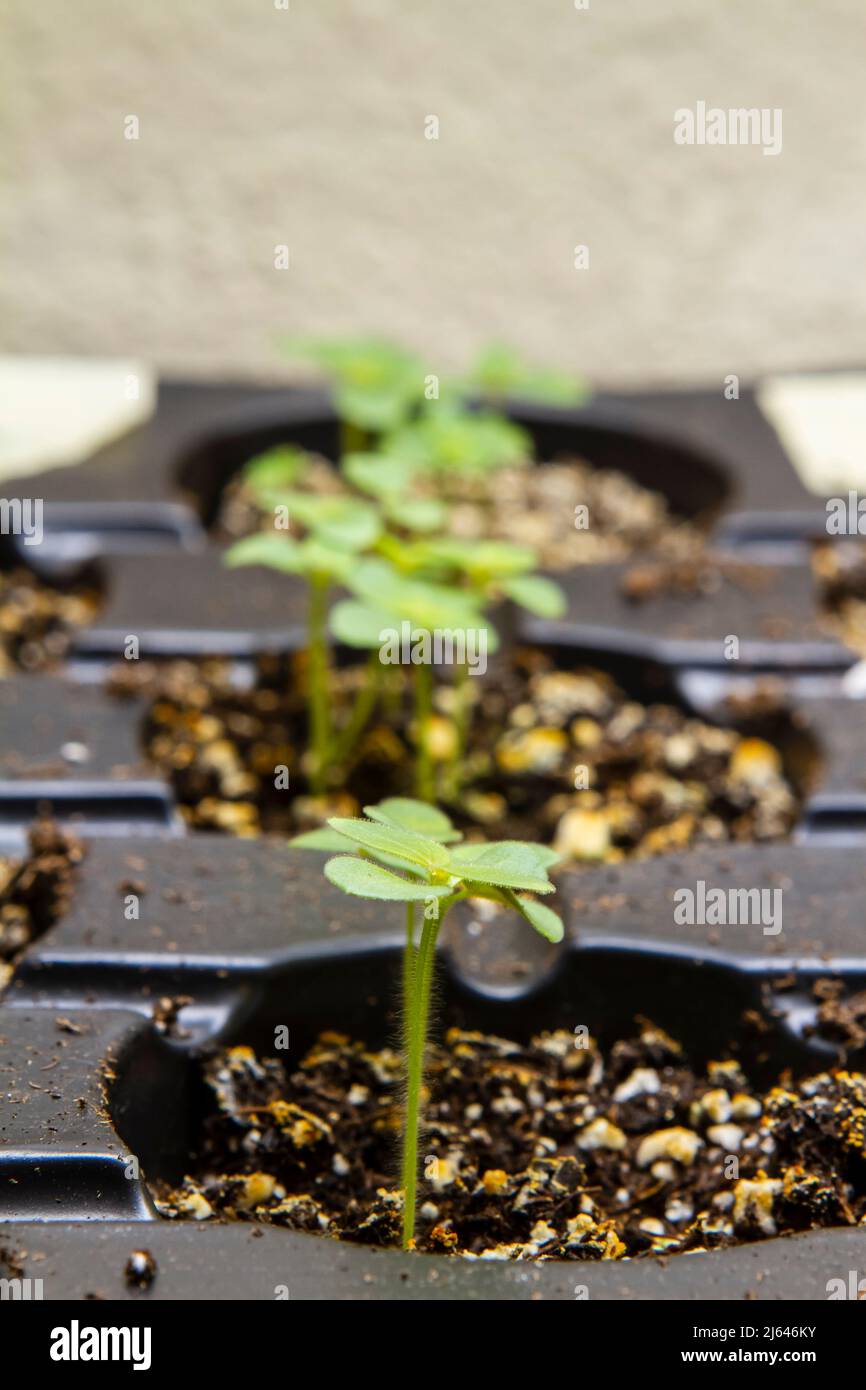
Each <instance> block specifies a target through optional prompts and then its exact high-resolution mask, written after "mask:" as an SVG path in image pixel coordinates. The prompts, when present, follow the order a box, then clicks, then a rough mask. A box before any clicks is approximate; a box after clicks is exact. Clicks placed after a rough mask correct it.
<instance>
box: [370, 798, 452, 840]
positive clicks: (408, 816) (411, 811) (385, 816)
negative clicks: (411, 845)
mask: <svg viewBox="0 0 866 1390" xmlns="http://www.w3.org/2000/svg"><path fill="white" fill-rule="evenodd" d="M364 815H365V816H369V817H370V819H371V820H376V821H382V822H384V823H385V824H387V825H397V826H400V827H401V829H403V830H413V831H414V832H415V833H416V834H417V835H424V836H426V838H427V839H428V840H438V842H439V843H440V844H442V845H446V844H451V843H453V842H454V841H455V840H459V839H460V831H459V830H455V829H454V826H453V825H452V824H451V821H450V820H449V818H448V816H446V814H445V812H444V811H440V810H439V808H438V807H437V806H431V805H430V804H429V802H427V801H415V800H413V798H412V797H408V796H389V797H386V798H385V800H384V801H380V802H379V805H378V806H365V807H364Z"/></svg>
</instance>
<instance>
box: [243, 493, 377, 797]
mask: <svg viewBox="0 0 866 1390" xmlns="http://www.w3.org/2000/svg"><path fill="white" fill-rule="evenodd" d="M273 496H274V498H276V499H277V505H286V506H287V507H288V509H289V512H290V514H291V515H292V516H293V518H294V519H296V520H299V521H301V523H302V524H303V525H305V526H307V527H308V528H309V535H307V536H305V537H304V539H303V540H298V539H297V538H296V537H294V536H291V535H288V534H287V533H286V532H280V531H276V530H274V531H270V532H266V531H261V532H259V533H257V534H256V535H254V536H246V537H245V538H244V539H243V540H241V541H238V542H237V543H236V544H235V545H233V546H232V547H231V548H230V549H229V550H228V551H227V553H226V557H225V561H226V564H227V565H229V566H230V567H231V568H236V567H237V566H240V565H264V566H266V567H267V568H270V569H274V570H277V571H279V572H280V573H282V574H294V575H297V576H298V577H299V578H302V579H305V580H306V582H307V584H308V586H309V598H308V608H307V646H308V651H309V698H308V711H309V718H308V724H309V730H310V755H311V762H312V767H311V773H310V785H311V787H312V790H313V791H314V792H316V793H320V792H324V791H325V790H326V789H327V785H328V773H329V770H330V767H331V764H332V762H334V761H336V760H337V758H338V757H339V756H342V754H343V751H344V746H345V743H346V741H347V740H346V737H345V736H342V737H341V741H340V743H339V744H338V745H335V742H334V738H333V734H332V729H331V712H330V701H331V690H330V663H329V659H328V593H329V590H330V588H331V585H332V584H346V583H347V582H348V579H349V575H350V573H351V571H352V568H353V566H354V564H355V563H356V562H357V555H358V552H359V551H361V550H363V549H364V548H365V547H367V546H369V545H370V544H372V542H373V541H375V540H376V539H377V538H378V536H379V534H380V531H381V521H380V519H379V515H378V512H377V510H376V508H375V507H374V506H373V505H372V504H369V503H363V502H358V501H357V500H354V499H351V498H347V497H317V496H315V495H313V494H310V493H297V494H295V493H292V492H288V491H278V492H275V493H274V494H273ZM374 675H375V672H374V671H372V670H371V672H370V681H369V682H368V684H369V683H372V682H373V677H374ZM373 698H375V691H372V692H368V691H367V690H366V689H365V690H364V691H362V693H361V697H359V703H361V702H363V705H364V707H365V708H366V706H367V705H368V704H369V703H370V702H371V701H372V699H373ZM361 713H362V714H363V710H362V711H361ZM364 717H365V719H366V716H364ZM359 720H360V715H359V713H358V710H357V709H356V710H355V711H353V715H352V717H351V718H350V721H349V729H350V730H354V729H355V727H356V725H357V724H358V722H359ZM353 736H354V735H353V734H350V737H353Z"/></svg>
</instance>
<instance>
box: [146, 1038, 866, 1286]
mask: <svg viewBox="0 0 866 1390" xmlns="http://www.w3.org/2000/svg"><path fill="white" fill-rule="evenodd" d="M584 1042H585V1045H584V1046H579V1045H578V1040H577V1039H576V1038H575V1036H573V1035H572V1034H570V1033H567V1032H559V1033H552V1034H550V1033H548V1034H542V1035H541V1036H539V1037H536V1038H533V1039H532V1041H531V1042H530V1043H529V1044H528V1045H526V1046H521V1045H518V1044H516V1043H512V1042H507V1041H505V1040H503V1039H501V1038H495V1037H488V1036H484V1035H482V1034H478V1033H465V1032H459V1031H457V1030H452V1031H451V1032H450V1033H449V1034H448V1035H447V1037H446V1040H445V1045H444V1046H443V1047H440V1048H436V1049H433V1050H432V1052H431V1059H430V1066H429V1073H428V1083H429V1091H430V1097H429V1102H428V1104H427V1107H426V1132H425V1134H424V1137H423V1139H422V1150H421V1152H422V1167H423V1171H424V1179H423V1181H422V1183H421V1188H420V1193H419V1220H418V1225H417V1233H418V1234H417V1245H418V1248H419V1249H421V1250H424V1251H438V1252H449V1253H453V1254H461V1255H469V1256H475V1257H482V1258H484V1257H486V1258H507V1259H525V1258H533V1257H536V1256H537V1257H540V1258H565V1259H576V1260H595V1259H621V1258H626V1257H632V1256H642V1255H649V1254H674V1253H679V1252H681V1251H694V1250H705V1249H710V1248H715V1247H719V1246H726V1245H731V1244H736V1243H739V1242H742V1241H751V1240H757V1239H760V1238H763V1237H767V1236H772V1235H782V1234H787V1233H789V1232H793V1231H801V1230H806V1229H808V1228H810V1227H813V1226H839V1225H854V1224H857V1223H858V1222H860V1221H861V1220H862V1219H863V1218H864V1216H866V1076H864V1075H862V1074H860V1073H857V1072H847V1071H843V1070H836V1071H832V1072H824V1073H822V1074H820V1075H818V1076H814V1077H811V1078H810V1079H808V1080H806V1081H800V1082H797V1083H794V1082H792V1081H791V1079H790V1078H789V1077H787V1076H784V1075H783V1076H782V1077H780V1078H779V1081H778V1084H777V1085H775V1086H774V1087H773V1088H772V1089H770V1090H769V1091H767V1092H766V1093H761V1092H760V1091H757V1090H755V1089H754V1088H753V1087H751V1086H750V1085H749V1083H748V1081H747V1079H746V1077H745V1076H744V1074H743V1072H742V1071H741V1069H740V1065H739V1063H738V1062H737V1061H735V1060H733V1059H727V1060H721V1061H718V1062H711V1063H709V1065H708V1066H707V1068H706V1070H705V1071H701V1072H698V1071H695V1070H693V1069H692V1068H691V1067H690V1065H689V1063H688V1060H687V1058H686V1057H685V1056H684V1055H683V1053H682V1051H681V1049H680V1047H679V1045H678V1044H677V1043H676V1042H675V1041H674V1040H672V1039H671V1038H669V1037H667V1036H666V1035H665V1034H664V1033H663V1032H662V1031H661V1030H660V1029H658V1028H655V1027H654V1026H653V1025H652V1024H649V1023H643V1024H642V1026H641V1031H640V1034H639V1036H638V1037H636V1038H635V1039H633V1040H631V1041H628V1042H620V1043H618V1044H616V1045H615V1046H614V1047H612V1048H611V1049H610V1051H609V1052H608V1053H607V1054H606V1055H605V1054H603V1053H602V1052H601V1051H600V1050H599V1048H598V1047H597V1045H596V1044H595V1043H594V1042H593V1041H592V1040H591V1039H585V1040H584ZM205 1079H206V1083H207V1087H208V1089H209V1092H210V1094H211V1111H210V1113H209V1116H208V1118H207V1120H206V1122H205V1127H204V1132H203V1138H202V1143H201V1147H200V1152H199V1154H198V1156H197V1159H196V1160H195V1164H194V1167H193V1168H192V1169H191V1171H190V1174H189V1176H188V1177H187V1178H186V1179H185V1181H184V1183H183V1184H182V1186H181V1187H180V1188H179V1189H176V1190H173V1191H172V1190H169V1189H167V1188H162V1189H160V1190H158V1192H157V1194H156V1195H157V1201H158V1205H159V1207H160V1210H161V1211H162V1213H163V1214H164V1215H166V1216H169V1217H187V1218H194V1219H197V1220H202V1219H207V1218H210V1217H223V1218H230V1219H238V1220H245V1221H264V1222H268V1223H273V1224H277V1225H283V1226H290V1227H294V1228H296V1229H300V1230H305V1231H314V1232H319V1233H322V1234H327V1235H330V1236H337V1237H340V1238H342V1239H346V1240H354V1241H361V1242H364V1243H367V1244H375V1245H394V1244H397V1243H398V1242H399V1223H400V1210H401V1195H400V1192H399V1189H398V1188H397V1187H396V1186H395V1172H396V1168H397V1147H398V1143H399V1133H400V1124H401V1117H400V1067H399V1062H398V1058H397V1056H396V1055H395V1054H394V1053H393V1052H391V1051H387V1050H385V1051H378V1052H370V1051H368V1050H366V1049H365V1047H364V1046H363V1045H362V1044H360V1043H353V1042H350V1041H349V1040H348V1039H346V1038H345V1037H342V1036H340V1035H339V1034H335V1033H330V1034H323V1035H322V1036H321V1037H320V1039H319V1040H318V1042H317V1044H316V1045H315V1046H314V1047H313V1049H312V1050H311V1051H310V1053H309V1054H308V1055H307V1056H306V1057H305V1058H304V1060H303V1061H302V1063H301V1064H300V1066H299V1067H298V1068H297V1070H295V1071H292V1072H289V1071H287V1069H286V1067H285V1065H284V1063H283V1062H281V1061H279V1060H275V1059H273V1058H271V1059H261V1060H260V1059H259V1058H258V1057H256V1055H255V1054H254V1053H253V1051H252V1050H251V1049H250V1048H247V1047H234V1048H230V1049H228V1050H227V1051H223V1052H220V1053H219V1054H218V1055H217V1056H215V1057H213V1058H212V1059H211V1060H210V1061H209V1062H208V1063H207V1064H206V1066H205Z"/></svg>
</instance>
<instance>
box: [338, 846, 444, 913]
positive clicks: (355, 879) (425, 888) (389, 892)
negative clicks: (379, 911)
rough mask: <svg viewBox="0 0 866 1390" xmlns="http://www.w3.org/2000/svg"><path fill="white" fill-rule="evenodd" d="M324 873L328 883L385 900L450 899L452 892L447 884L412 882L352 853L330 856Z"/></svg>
mask: <svg viewBox="0 0 866 1390" xmlns="http://www.w3.org/2000/svg"><path fill="white" fill-rule="evenodd" d="M324 873H325V878H326V879H327V880H328V882H329V883H333V884H334V886H335V887H336V888H342V890H343V892H344V893H351V894H352V895H353V896H354V897H356V898H375V899H378V900H380V901H382V902H400V903H416V902H426V900H427V899H428V898H446V897H448V895H449V894H450V892H451V889H450V888H449V887H448V886H447V884H433V883H411V882H409V880H408V879H405V878H400V876H399V875H398V874H392V873H391V872H390V870H389V869H383V868H382V867H381V866H380V865H379V864H371V863H370V861H369V859H355V858H354V857H353V856H352V855H341V856H340V857H339V858H338V859H329V860H328V862H327V864H326V865H325V869H324Z"/></svg>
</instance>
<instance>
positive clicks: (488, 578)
mask: <svg viewBox="0 0 866 1390" xmlns="http://www.w3.org/2000/svg"><path fill="white" fill-rule="evenodd" d="M378 548H379V550H380V551H383V552H384V553H385V554H386V555H387V556H388V557H389V558H390V559H392V560H393V561H394V562H395V563H396V564H397V565H398V566H400V567H402V568H403V569H405V570H408V571H409V572H410V573H414V574H416V575H419V574H420V575H425V576H427V577H429V578H432V579H434V580H436V581H438V583H439V584H440V585H442V584H448V585H449V586H450V587H451V590H452V592H453V591H454V590H455V589H457V590H458V591H459V592H461V593H464V594H468V596H469V597H470V599H471V600H472V602H473V604H474V605H475V606H476V607H477V608H478V609H479V610H481V611H483V610H484V609H485V608H486V607H487V606H488V605H489V604H491V603H494V602H496V601H497V600H500V599H510V600H511V602H512V603H516V604H517V606H518V607H519V608H525V609H526V610H527V611H528V612H530V613H534V614H536V616H538V617H541V618H559V617H562V615H563V613H564V612H565V611H566V607H567V601H566V597H565V594H564V593H563V591H562V589H561V588H560V587H559V585H558V584H556V583H554V581H553V580H552V579H547V578H546V577H545V576H544V575H540V574H534V573H532V571H533V570H534V569H535V565H536V563H537V555H536V552H535V551H534V550H533V549H531V548H530V547H529V546H521V545H513V544H511V543H510V542H508V541H474V540H463V539H460V538H457V537H448V536H434V537H431V538H430V539H424V540H416V541H414V542H413V543H412V544H411V545H407V544H405V543H395V542H394V540H393V538H392V537H391V536H390V535H388V534H383V535H382V536H381V537H380V540H379V542H378ZM470 707H471V701H470V698H469V667H468V666H467V663H466V662H465V661H462V662H458V663H457V664H456V667H455V672H454V724H455V733H456V738H455V744H454V751H453V755H452V757H451V759H450V767H449V775H448V795H449V797H450V798H451V799H452V800H453V799H454V798H455V797H456V796H457V795H458V794H459V791H460V787H461V785H462V779H463V759H464V754H465V752H466V746H467V741H468V733H469V728H468V726H469V714H470Z"/></svg>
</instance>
